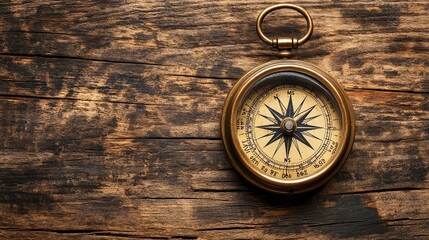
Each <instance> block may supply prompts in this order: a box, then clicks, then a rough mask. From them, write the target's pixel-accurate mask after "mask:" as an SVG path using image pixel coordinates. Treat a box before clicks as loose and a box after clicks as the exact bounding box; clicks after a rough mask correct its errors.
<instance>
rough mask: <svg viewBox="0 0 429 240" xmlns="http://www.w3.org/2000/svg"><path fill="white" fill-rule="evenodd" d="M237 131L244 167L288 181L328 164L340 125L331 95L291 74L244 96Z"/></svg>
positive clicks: (274, 77)
mask: <svg viewBox="0 0 429 240" xmlns="http://www.w3.org/2000/svg"><path fill="white" fill-rule="evenodd" d="M236 127H237V129H236V130H237V131H236V134H237V137H238V140H239V143H240V147H241V148H242V150H243V151H244V153H245V155H246V161H248V165H250V166H252V167H253V169H254V170H255V171H258V172H259V173H260V174H261V175H267V176H270V177H271V178H275V179H278V180H285V181H288V180H299V179H303V178H307V177H309V176H312V175H315V174H317V173H318V172H319V171H322V170H323V169H324V168H325V167H326V166H328V165H330V163H331V162H332V161H334V160H335V156H336V155H335V153H336V151H337V148H338V144H339V142H340V141H342V138H341V134H340V131H341V130H342V127H343V126H342V125H341V111H340V109H339V106H338V104H337V102H336V101H335V98H334V97H333V95H332V94H331V93H330V92H329V90H328V89H327V88H326V87H325V86H323V85H322V84H320V83H319V82H318V81H317V80H315V79H314V78H312V77H310V76H308V75H305V74H303V73H298V72H292V71H289V72H279V73H274V74H271V75H268V76H266V77H264V78H262V79H261V80H260V81H258V82H257V84H255V85H254V86H253V87H252V88H251V89H250V91H248V92H247V94H246V95H245V97H244V98H243V100H242V102H241V104H240V107H239V110H238V113H237V125H236Z"/></svg>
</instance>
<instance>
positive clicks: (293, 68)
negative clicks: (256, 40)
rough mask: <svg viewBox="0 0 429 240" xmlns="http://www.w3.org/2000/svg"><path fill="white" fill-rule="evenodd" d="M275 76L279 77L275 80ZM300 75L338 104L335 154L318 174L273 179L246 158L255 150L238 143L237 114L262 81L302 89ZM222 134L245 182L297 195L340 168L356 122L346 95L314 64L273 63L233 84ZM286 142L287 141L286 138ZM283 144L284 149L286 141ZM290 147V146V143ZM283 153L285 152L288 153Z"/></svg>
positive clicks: (268, 173) (222, 121)
mask: <svg viewBox="0 0 429 240" xmlns="http://www.w3.org/2000/svg"><path fill="white" fill-rule="evenodd" d="M276 74H277V75H279V76H278V77H275V75H276ZM294 74H295V75H298V77H296V76H295V77H293V75H294ZM282 75H284V76H282ZM299 75H300V76H304V77H301V78H302V79H305V78H308V79H311V81H314V82H315V84H316V85H315V86H316V88H320V89H322V90H323V91H327V92H328V94H330V96H332V99H333V102H334V103H335V104H337V106H338V109H339V111H340V113H339V115H340V116H341V120H340V121H341V126H342V127H341V129H339V135H340V136H339V138H340V141H338V144H337V146H336V148H335V153H334V154H332V156H331V159H330V160H329V161H326V164H324V165H323V166H321V167H320V166H319V167H320V168H318V169H317V171H315V172H313V173H310V174H308V175H305V176H301V177H299V178H287V177H286V178H281V177H275V176H273V175H272V171H271V174H270V171H268V172H264V171H261V167H262V170H265V169H264V167H263V166H261V165H260V164H259V163H256V162H257V160H256V159H255V158H253V157H252V156H250V157H249V155H248V154H246V153H248V152H249V151H251V150H254V149H251V150H249V149H247V148H248V147H249V146H246V149H244V147H243V145H242V143H241V142H240V139H239V136H238V130H237V127H238V124H239V122H238V119H239V116H238V115H239V111H240V108H241V105H242V104H243V101H244V100H245V98H246V96H247V95H248V94H249V92H250V91H252V89H254V88H255V87H256V86H257V85H258V84H260V82H261V80H264V79H266V80H264V81H276V84H277V85H282V84H289V85H291V84H292V85H293V84H296V85H302V86H304V87H306V86H308V85H309V84H307V83H306V82H305V81H306V80H300V77H299ZM273 76H274V77H273ZM282 78H283V79H284V83H283V82H281V81H282V80H281V79H282ZM279 79H280V80H279ZM279 81H280V82H279ZM279 115H280V114H279ZM221 134H222V141H223V144H224V146H225V149H226V151H227V154H228V157H229V159H230V162H231V164H232V166H233V167H234V168H235V169H236V170H237V171H238V172H239V173H240V174H241V175H242V176H243V177H244V178H245V179H247V180H248V181H250V182H251V183H253V184H254V185H256V186H258V187H260V188H262V189H265V190H268V191H270V192H275V193H283V194H298V193H304V192H308V191H311V190H313V189H316V188H318V187H320V186H321V185H323V184H324V183H326V182H327V181H328V180H329V179H331V178H332V177H333V176H334V175H335V173H336V172H338V170H339V169H340V168H341V167H342V165H343V164H344V162H345V160H346V159H347V156H348V154H349V152H350V150H351V148H352V145H353V141H354V135H355V119H354V112H353V108H352V105H351V103H350V100H349V98H348V97H347V94H346V92H345V91H344V90H343V88H342V87H341V85H340V84H339V83H338V81H336V80H335V79H334V78H333V77H331V76H330V75H329V74H327V73H326V72H324V71H323V70H321V69H320V68H318V67H316V66H315V65H313V64H310V63H307V62H304V61H298V60H275V61H271V62H268V63H266V64H262V65H260V66H257V67H255V68H253V69H252V70H250V71H249V72H247V73H246V74H245V75H244V76H243V77H241V79H240V80H239V81H238V82H237V83H236V84H235V85H234V87H233V88H232V90H231V91H230V93H229V94H228V96H227V98H226V100H225V105H224V108H223V112H222V120H221ZM267 135H268V134H267ZM273 135H274V134H273ZM273 138H274V137H273ZM285 139H286V140H287V138H285ZM295 141H296V139H295ZM280 144H281V143H280V142H279V145H280ZM284 145H285V146H286V142H285V143H284ZM289 145H291V143H290V142H289ZM250 147H251V148H255V147H256V146H255V145H251V146H250ZM310 147H311V146H310ZM326 147H328V146H326ZM289 148H290V146H289ZM255 151H256V150H255ZM285 152H287V150H286V151H285ZM274 154H276V153H274ZM300 154H301V153H300ZM285 160H286V158H285ZM323 160H324V159H323ZM267 161H270V162H272V163H276V164H280V165H281V164H283V163H277V162H276V161H273V160H272V159H271V160H270V159H268V160H267ZM324 161H325V160H324ZM311 164H313V165H311V166H310V165H309V166H308V167H313V166H317V164H315V165H314V163H311ZM258 165H259V166H258ZM262 165H263V163H262ZM282 166H285V167H286V171H285V172H287V171H290V170H288V163H284V164H283V165H282ZM304 168H305V167H303V165H302V166H300V170H304ZM306 172H307V171H306ZM294 173H295V172H294ZM296 173H298V174H299V171H298V170H296ZM280 174H281V173H280Z"/></svg>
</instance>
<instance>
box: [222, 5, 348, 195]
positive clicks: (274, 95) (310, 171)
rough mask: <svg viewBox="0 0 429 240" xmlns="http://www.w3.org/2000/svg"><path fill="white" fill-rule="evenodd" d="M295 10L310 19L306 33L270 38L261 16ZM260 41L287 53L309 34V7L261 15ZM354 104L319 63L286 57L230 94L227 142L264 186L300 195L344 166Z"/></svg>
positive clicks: (240, 166) (233, 156)
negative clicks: (297, 35)
mask: <svg viewBox="0 0 429 240" xmlns="http://www.w3.org/2000/svg"><path fill="white" fill-rule="evenodd" d="M279 8H291V9H294V10H297V11H298V12H300V13H302V14H303V15H304V17H305V18H306V20H307V33H306V35H305V36H304V37H303V38H301V39H299V40H298V39H294V38H277V39H275V40H270V39H268V38H267V37H266V36H265V35H264V34H263V33H262V27H261V26H262V21H263V19H264V17H265V16H266V15H267V14H268V13H270V12H272V11H274V10H276V9H279ZM257 30H258V34H259V36H260V37H261V39H262V40H263V41H265V42H267V43H269V44H270V45H273V46H274V47H275V48H277V49H279V51H280V52H279V53H278V56H279V57H281V58H290V57H292V56H293V54H292V49H295V48H298V46H299V45H302V44H303V43H305V42H306V41H307V40H308V38H309V37H310V36H311V33H312V30H313V23H312V20H311V17H310V15H309V14H308V12H307V11H306V10H305V9H303V8H301V7H299V6H296V5H292V4H279V5H274V6H272V7H269V8H267V9H265V10H264V11H263V12H262V13H261V14H260V15H259V17H258V20H257ZM354 121H355V120H354V114H353V108H352V105H351V103H350V100H349V98H348V97H347V94H346V92H345V91H344V90H343V88H342V87H341V86H340V84H339V83H338V81H337V80H335V79H334V78H333V77H332V76H330V75H329V74H327V73H326V72H324V71H323V70H322V69H320V68H318V67H317V66H315V65H313V64H310V63H307V62H304V61H298V60H290V59H281V60H275V61H271V62H268V63H265V64H262V65H260V66H257V67H255V68H253V69H252V70H250V71H249V72H248V73H246V74H245V75H244V76H243V77H241V79H240V80H239V81H238V82H237V83H236V84H235V85H234V87H233V88H232V90H231V91H230V93H229V94H228V96H227V98H226V101H225V106H224V109H223V114H222V123H221V131H222V140H223V143H224V146H225V149H226V151H227V153H228V156H229V159H230V161H231V163H232V165H233V167H234V168H235V169H236V170H237V171H238V172H239V173H240V174H241V175H242V176H243V177H244V178H245V179H247V180H248V181H250V182H251V183H253V184H254V185H256V186H259V187H261V188H263V189H265V190H268V191H271V192H276V193H285V194H296V193H303V192H308V191H311V190H313V189H316V188H318V187H320V186H321V185H323V184H324V183H326V182H327V181H328V180H329V179H330V178H332V177H333V176H334V174H335V173H336V172H337V171H338V170H339V169H340V168H341V166H342V165H343V164H344V162H345V160H346V159H347V156H348V154H349V152H350V150H351V147H352V145H353V140H354V126H355V122H354Z"/></svg>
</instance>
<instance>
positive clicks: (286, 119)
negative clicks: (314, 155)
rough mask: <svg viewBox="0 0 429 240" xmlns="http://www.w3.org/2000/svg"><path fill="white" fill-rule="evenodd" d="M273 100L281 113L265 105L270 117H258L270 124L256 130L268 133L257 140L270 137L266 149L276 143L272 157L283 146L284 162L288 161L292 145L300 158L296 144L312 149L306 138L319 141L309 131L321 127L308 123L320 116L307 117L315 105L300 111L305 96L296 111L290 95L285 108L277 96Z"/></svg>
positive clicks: (299, 151)
mask: <svg viewBox="0 0 429 240" xmlns="http://www.w3.org/2000/svg"><path fill="white" fill-rule="evenodd" d="M274 98H275V99H276V100H277V102H278V103H279V106H280V110H281V113H280V112H278V111H276V110H274V109H273V108H272V107H270V106H268V105H267V104H265V106H266V107H267V108H268V110H269V111H270V113H271V115H272V116H266V115H262V114H259V115H260V116H262V117H264V118H265V119H267V120H268V121H270V122H271V124H268V125H262V126H257V128H261V129H265V130H268V131H270V132H269V133H267V134H265V135H263V136H261V137H260V138H259V139H261V138H265V137H271V139H270V140H269V141H268V142H267V144H266V145H265V146H264V147H267V146H269V145H270V144H272V143H274V142H276V141H278V143H277V147H276V150H275V151H274V154H273V157H274V156H275V155H276V153H277V151H278V150H279V149H280V148H281V147H282V146H283V145H284V147H285V150H286V158H285V161H290V158H289V154H290V150H291V147H292V144H293V145H294V147H295V148H296V150H297V151H298V153H299V156H300V157H301V158H302V155H301V150H300V149H299V144H298V143H302V144H304V145H305V146H307V147H309V148H311V149H313V147H312V146H311V144H310V143H309V142H308V140H307V137H311V138H315V139H318V140H321V139H320V138H318V137H316V136H314V135H313V134H311V131H312V130H316V129H320V128H322V127H318V126H312V125H308V122H310V121H311V120H313V119H316V118H318V117H319V116H321V115H316V116H312V117H309V114H310V113H311V111H313V109H314V108H315V107H316V105H314V106H311V107H309V108H307V109H306V110H302V106H303V105H304V102H305V100H306V98H307V96H305V98H304V99H303V100H302V101H301V103H300V104H299V105H298V107H297V108H296V109H294V106H293V102H292V95H290V96H289V102H288V106H287V107H285V105H284V104H283V102H282V101H281V100H280V98H279V97H278V95H276V96H274ZM313 150H314V149H313Z"/></svg>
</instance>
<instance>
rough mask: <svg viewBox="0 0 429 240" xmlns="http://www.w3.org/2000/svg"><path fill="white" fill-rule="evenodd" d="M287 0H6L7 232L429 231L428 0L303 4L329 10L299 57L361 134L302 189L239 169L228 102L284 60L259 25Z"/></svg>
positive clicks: (420, 235)
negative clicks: (275, 186)
mask: <svg viewBox="0 0 429 240" xmlns="http://www.w3.org/2000/svg"><path fill="white" fill-rule="evenodd" d="M280 2H281V1H274V2H270V3H261V2H257V1H254V0H250V1H215V2H205V1H198V0H186V1H137V0H136V1H69V2H65V1H54V0H49V1H31V2H27V1H9V2H2V3H0V149H1V151H0V159H1V161H0V238H2V239H70V238H83V239H106V238H118V239H123V238H144V239H165V238H171V239H249V238H257V239H284V238H288V239H289V238H310V239H312V238H313V239H315V238H317V239H332V238H339V239H344V238H356V239H361V238H371V239H392V238H395V239H397V238H400V239H427V238H428V236H429V230H428V228H427V226H428V225H429V205H428V204H427V199H428V198H429V179H428V170H429V167H428V166H429V158H428V157H427V156H428V155H429V148H428V145H429V74H428V66H429V60H428V56H429V33H428V31H427V29H428V27H429V15H428V14H427V12H428V10H429V4H428V3H427V2H426V1H392V2H391V1H376V2H367V1H353V2H351V1H329V0H328V1H323V2H320V1H300V2H297V1H290V2H291V3H297V4H299V5H301V6H303V7H305V8H306V9H307V10H308V11H309V12H310V13H311V15H312V16H313V21H314V23H315V32H314V34H313V36H312V38H311V39H310V41H309V42H308V43H306V44H305V45H303V46H302V47H301V48H300V49H298V50H297V51H296V55H297V57H296V59H301V60H305V61H308V62H312V63H315V64H316V65H319V66H320V67H322V68H323V69H325V70H327V71H328V72H329V73H330V74H331V75H333V76H334V77H335V78H337V79H339V81H340V82H341V83H342V84H343V86H344V87H345V89H346V90H347V92H348V94H349V96H350V98H351V100H352V102H353V105H354V108H355V112H356V120H357V121H356V124H357V132H356V142H355V145H354V147H353V150H352V153H351V155H350V157H349V159H348V161H347V162H346V164H345V166H344V167H343V168H342V170H341V171H340V172H339V173H338V174H337V175H336V177H335V178H334V179H333V180H331V181H330V182H329V183H328V184H327V185H326V186H325V187H323V188H322V189H321V190H319V191H317V192H315V193H312V194H310V195H308V196H303V197H301V198H297V199H295V198H286V197H284V196H278V195H271V194H268V193H266V192H263V191H260V190H258V189H256V188H255V187H253V186H251V185H249V184H248V183H247V182H245V181H244V180H243V179H241V178H240V177H239V176H238V174H237V173H236V172H235V171H234V170H233V169H232V167H231V165H230V164H229V162H228V160H227V158H226V155H225V153H224V150H223V147H222V143H221V141H220V130H219V122H220V112H221V110H222V106H223V101H224V99H225V96H226V94H227V93H228V91H229V90H230V88H231V87H232V86H233V85H234V83H235V82H236V80H237V79H238V78H239V77H240V76H241V75H242V74H244V73H245V72H246V71H247V70H250V69H251V68H252V67H254V66H256V65H258V64H262V63H264V62H266V61H269V60H273V59H274V56H275V52H274V51H273V50H270V47H269V46H267V45H265V44H264V43H262V41H260V40H259V39H258V37H257V35H256V33H255V23H254V22H255V19H256V16H257V14H258V13H259V12H260V11H261V10H262V9H263V8H265V7H267V6H269V5H271V4H274V3H280ZM286 14H291V16H292V17H290V18H287V20H288V24H283V25H282V23H284V22H285V21H278V20H276V19H285V18H286ZM304 24H305V22H304V21H303V20H302V19H301V17H300V16H299V15H298V14H295V13H291V12H286V11H279V12H276V13H273V14H272V15H269V16H268V17H267V25H266V26H265V27H266V31H267V35H270V36H272V35H274V34H275V33H276V32H282V33H287V32H291V34H295V35H296V36H298V35H299V34H300V33H302V28H303V27H304Z"/></svg>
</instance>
